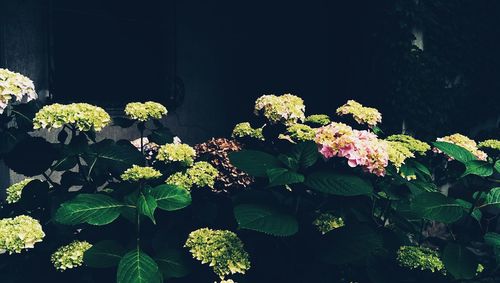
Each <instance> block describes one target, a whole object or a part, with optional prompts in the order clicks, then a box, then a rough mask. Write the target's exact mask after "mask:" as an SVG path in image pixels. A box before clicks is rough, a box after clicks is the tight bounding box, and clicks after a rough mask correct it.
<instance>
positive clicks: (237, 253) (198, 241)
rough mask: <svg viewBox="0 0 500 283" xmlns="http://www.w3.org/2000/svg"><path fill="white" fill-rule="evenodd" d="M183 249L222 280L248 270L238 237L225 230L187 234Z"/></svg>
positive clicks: (207, 230)
mask: <svg viewBox="0 0 500 283" xmlns="http://www.w3.org/2000/svg"><path fill="white" fill-rule="evenodd" d="M184 246H185V247H187V248H189V251H190V252H191V254H192V255H193V257H194V258H195V259H197V260H199V261H201V263H203V264H209V265H210V266H211V267H212V269H213V270H214V272H215V273H216V274H217V275H218V276H219V277H220V278H221V279H224V277H226V276H227V275H231V274H235V273H242V274H245V272H246V271H247V270H248V269H250V259H249V256H248V253H247V252H246V251H245V249H244V247H243V243H242V242H241V240H240V239H239V238H238V236H237V235H236V234H235V233H233V232H231V231H227V230H212V229H209V228H202V229H198V230H196V231H193V232H191V233H190V234H189V237H188V239H187V241H186V244H185V245H184Z"/></svg>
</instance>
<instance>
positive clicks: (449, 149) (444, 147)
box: [432, 141, 477, 163]
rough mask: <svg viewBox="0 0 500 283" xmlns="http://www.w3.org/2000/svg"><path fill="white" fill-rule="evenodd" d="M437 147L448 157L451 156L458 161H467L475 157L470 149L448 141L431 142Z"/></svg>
mask: <svg viewBox="0 0 500 283" xmlns="http://www.w3.org/2000/svg"><path fill="white" fill-rule="evenodd" d="M432 144H433V145H434V146H435V147H436V148H437V149H439V150H441V151H442V152H444V153H445V154H446V155H448V156H449V157H452V158H453V159H455V160H457V161H460V162H462V163H467V162H468V161H471V160H476V159H477V158H476V157H475V156H474V154H472V153H471V152H470V151H468V150H467V149H465V148H463V147H461V146H458V145H455V144H452V143H448V142H440V141H438V142H433V143H432Z"/></svg>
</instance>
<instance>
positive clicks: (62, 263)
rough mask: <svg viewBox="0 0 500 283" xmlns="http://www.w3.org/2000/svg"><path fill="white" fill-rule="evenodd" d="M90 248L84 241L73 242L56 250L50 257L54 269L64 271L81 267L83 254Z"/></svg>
mask: <svg viewBox="0 0 500 283" xmlns="http://www.w3.org/2000/svg"><path fill="white" fill-rule="evenodd" d="M91 247H92V245H91V244H90V243H88V242H86V241H73V242H72V243H71V244H69V245H66V246H62V247H60V248H58V249H57V250H56V251H55V252H54V253H53V254H52V256H51V257H50V261H52V263H53V264H54V267H55V268H56V269H59V270H61V271H64V270H66V269H71V268H75V267H78V266H81V265H83V254H84V253H85V252H86V251H87V250H88V249H90V248H91Z"/></svg>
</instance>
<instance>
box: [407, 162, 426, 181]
mask: <svg viewBox="0 0 500 283" xmlns="http://www.w3.org/2000/svg"><path fill="white" fill-rule="evenodd" d="M405 162H406V163H407V164H408V165H410V166H413V167H415V169H417V170H418V171H420V172H422V173H423V174H425V175H426V176H428V177H431V176H432V174H431V171H429V168H427V167H426V166H425V165H423V164H422V163H420V162H418V161H416V160H414V159H409V160H407V161H405Z"/></svg>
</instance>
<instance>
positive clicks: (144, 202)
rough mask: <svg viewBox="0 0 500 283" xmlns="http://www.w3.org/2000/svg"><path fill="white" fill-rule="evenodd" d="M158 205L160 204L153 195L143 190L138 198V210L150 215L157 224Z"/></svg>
mask: <svg viewBox="0 0 500 283" xmlns="http://www.w3.org/2000/svg"><path fill="white" fill-rule="evenodd" d="M157 207H158V204H157V203H156V199H155V198H154V197H153V196H151V195H149V194H148V193H142V192H141V193H140V194H139V198H138V199H137V210H138V211H139V213H140V214H142V215H144V216H147V217H149V219H151V221H153V223H154V224H156V220H155V210H156V208H157Z"/></svg>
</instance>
